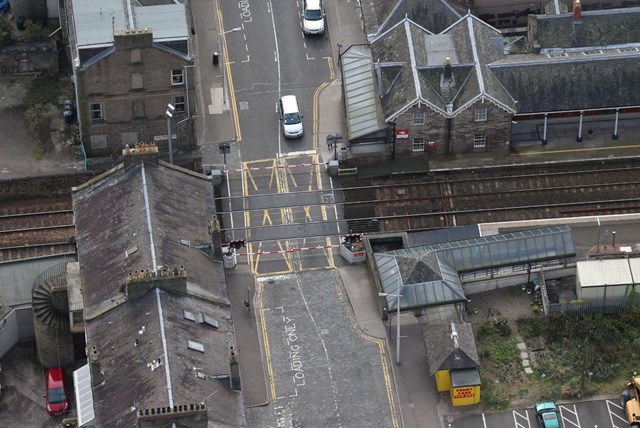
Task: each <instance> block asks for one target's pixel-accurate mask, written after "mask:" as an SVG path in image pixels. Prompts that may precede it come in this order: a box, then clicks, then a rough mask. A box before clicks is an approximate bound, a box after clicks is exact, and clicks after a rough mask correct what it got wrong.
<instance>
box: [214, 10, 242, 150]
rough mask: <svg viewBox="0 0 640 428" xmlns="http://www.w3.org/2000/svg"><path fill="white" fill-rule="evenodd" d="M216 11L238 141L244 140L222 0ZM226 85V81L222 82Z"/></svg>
mask: <svg viewBox="0 0 640 428" xmlns="http://www.w3.org/2000/svg"><path fill="white" fill-rule="evenodd" d="M216 12H217V13H218V24H219V25H220V29H218V32H219V33H220V34H221V35H222V53H223V55H224V58H223V59H224V67H225V69H226V71H227V80H228V81H229V96H230V97H231V113H232V114H233V126H234V127H235V131H236V142H238V143H239V142H240V141H242V132H240V120H239V119H238V107H237V106H236V94H235V89H234V87H233V76H232V75H231V64H229V61H228V60H227V58H229V51H228V49H227V38H226V36H225V34H224V23H223V21H222V11H221V10H220V2H219V0H216ZM222 84H223V85H224V84H225V82H222Z"/></svg>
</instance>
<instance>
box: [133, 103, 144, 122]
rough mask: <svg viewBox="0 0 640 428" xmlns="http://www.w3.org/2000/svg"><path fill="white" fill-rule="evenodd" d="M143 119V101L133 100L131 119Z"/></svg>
mask: <svg viewBox="0 0 640 428" xmlns="http://www.w3.org/2000/svg"><path fill="white" fill-rule="evenodd" d="M144 117H145V114H144V100H133V118H134V119H142V118H144Z"/></svg>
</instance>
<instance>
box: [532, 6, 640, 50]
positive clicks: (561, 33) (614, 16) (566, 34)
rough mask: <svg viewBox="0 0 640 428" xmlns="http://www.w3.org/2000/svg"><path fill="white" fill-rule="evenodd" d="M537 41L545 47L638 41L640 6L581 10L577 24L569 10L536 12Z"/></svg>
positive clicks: (639, 36) (602, 44) (605, 44)
mask: <svg viewBox="0 0 640 428" xmlns="http://www.w3.org/2000/svg"><path fill="white" fill-rule="evenodd" d="M536 20H537V27H538V31H537V33H538V43H539V44H540V47H541V48H542V49H544V48H572V47H587V46H607V45H615V44H624V43H637V42H639V41H640V8H638V7H634V8H628V9H610V10H598V11H588V12H585V11H583V12H582V19H581V22H580V24H575V25H574V24H573V15H572V13H565V14H561V15H549V16H547V15H537V16H536Z"/></svg>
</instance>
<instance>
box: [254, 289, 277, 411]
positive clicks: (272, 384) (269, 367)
mask: <svg viewBox="0 0 640 428" xmlns="http://www.w3.org/2000/svg"><path fill="white" fill-rule="evenodd" d="M256 287H257V294H258V296H257V300H258V314H259V317H258V318H259V319H260V332H261V333H262V344H263V348H264V361H265V365H266V366H267V374H268V376H269V387H270V388H269V389H270V391H271V401H276V397H277V395H276V380H275V376H274V375H273V366H272V365H271V348H270V347H269V335H268V334H267V322H266V321H265V319H264V304H263V303H262V288H263V285H262V283H261V282H258V283H256Z"/></svg>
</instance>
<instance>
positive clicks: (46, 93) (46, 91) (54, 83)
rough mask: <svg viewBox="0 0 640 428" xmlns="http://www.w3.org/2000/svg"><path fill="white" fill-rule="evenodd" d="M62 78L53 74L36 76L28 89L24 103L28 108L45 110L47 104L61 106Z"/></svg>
mask: <svg viewBox="0 0 640 428" xmlns="http://www.w3.org/2000/svg"><path fill="white" fill-rule="evenodd" d="M59 96H60V80H59V79H58V78H57V77H53V76H41V77H36V78H35V79H33V80H32V81H31V85H29V88H28V89H27V93H26V95H25V97H24V100H23V104H24V106H25V107H26V108H35V109H37V110H44V109H45V108H46V105H47V104H53V105H55V106H57V107H60V101H59Z"/></svg>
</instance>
